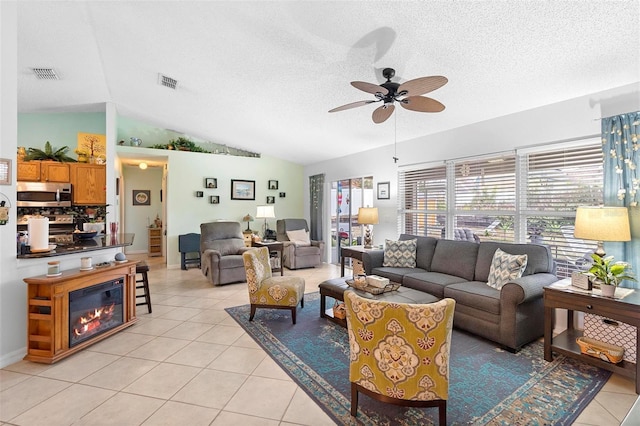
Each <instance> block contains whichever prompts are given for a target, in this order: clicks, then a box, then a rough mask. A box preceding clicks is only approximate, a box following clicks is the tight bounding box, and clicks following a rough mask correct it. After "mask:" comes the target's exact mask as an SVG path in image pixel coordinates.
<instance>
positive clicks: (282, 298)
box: [242, 247, 304, 324]
mask: <svg viewBox="0 0 640 426" xmlns="http://www.w3.org/2000/svg"><path fill="white" fill-rule="evenodd" d="M242 259H243V261H244V269H245V272H246V275H247V286H248V288H249V301H250V302H251V315H250V316H249V321H253V317H254V315H255V313H256V308H272V309H289V310H290V311H291V319H292V320H293V323H294V324H295V323H296V308H297V307H298V303H300V307H301V308H304V279H303V278H300V277H292V276H272V274H271V265H270V263H269V249H267V248H266V247H260V248H254V249H251V250H248V251H246V252H244V253H243V254H242Z"/></svg>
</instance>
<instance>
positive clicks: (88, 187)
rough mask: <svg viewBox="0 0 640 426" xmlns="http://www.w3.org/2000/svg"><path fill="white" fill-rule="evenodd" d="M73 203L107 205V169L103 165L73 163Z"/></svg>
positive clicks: (71, 168)
mask: <svg viewBox="0 0 640 426" xmlns="http://www.w3.org/2000/svg"><path fill="white" fill-rule="evenodd" d="M70 171H71V184H72V185H73V203H74V204H81V205H99V204H106V203H107V169H106V166H105V165H103V164H87V163H72V164H71V167H70Z"/></svg>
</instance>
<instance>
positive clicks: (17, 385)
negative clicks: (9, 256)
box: [0, 255, 636, 426]
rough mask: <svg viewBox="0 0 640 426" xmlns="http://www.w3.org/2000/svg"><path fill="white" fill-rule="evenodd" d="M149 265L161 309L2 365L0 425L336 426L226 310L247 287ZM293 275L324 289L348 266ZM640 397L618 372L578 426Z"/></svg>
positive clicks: (601, 420)
mask: <svg viewBox="0 0 640 426" xmlns="http://www.w3.org/2000/svg"><path fill="white" fill-rule="evenodd" d="M129 258H131V259H135V258H138V259H140V258H144V256H133V255H130V256H129ZM147 262H148V263H149V265H150V269H151V270H150V272H149V280H150V286H151V298H152V306H153V313H152V314H148V313H147V309H146V306H140V307H138V311H137V313H138V317H139V321H138V323H137V324H135V325H134V326H132V327H130V328H128V329H126V330H125V331H122V332H120V333H118V334H116V335H114V336H112V337H110V338H108V339H106V340H104V341H102V342H100V343H97V344H95V345H93V346H91V347H89V348H87V349H85V350H84V351H82V352H80V353H78V354H75V355H73V356H71V357H69V358H67V359H64V360H62V361H60V362H58V363H56V364H53V365H46V364H37V363H32V362H28V361H21V362H18V363H15V364H13V365H10V366H8V367H6V368H4V369H2V370H0V391H1V392H0V425H25V426H26V425H28V426H32V425H34V426H35V425H47V426H61V425H72V424H73V425H91V426H102V425H127V426H128V425H144V426H151V425H193V426H197V425H225V426H227V425H243V426H245V425H274V426H276V425H283V426H284V425H314V426H316V425H331V424H334V423H333V421H332V420H331V419H330V418H329V417H328V416H327V415H326V414H325V413H324V412H323V411H322V410H321V409H320V408H319V407H318V406H317V405H316V404H315V403H314V402H313V400H312V399H311V398H309V397H308V396H307V395H306V394H305V392H304V391H303V390H301V389H300V388H299V387H298V386H297V385H296V383H295V382H294V381H293V380H291V379H290V378H289V376H287V374H286V373H285V372H284V371H283V370H282V369H281V368H280V367H279V366H278V365H277V364H276V363H275V362H274V361H273V360H272V359H271V358H270V357H269V356H268V355H267V354H266V353H265V352H264V351H263V350H262V349H261V348H260V347H259V346H258V345H257V344H256V343H255V342H254V341H253V339H251V338H250V337H249V336H248V335H247V334H246V333H245V332H244V331H243V329H242V328H241V327H240V326H238V324H237V323H236V322H235V321H234V320H233V319H232V318H231V317H230V316H229V315H228V314H227V313H226V312H225V311H224V308H225V307H228V306H237V305H241V304H246V303H247V302H248V296H247V291H246V287H245V285H243V284H231V285H226V286H222V287H212V286H211V285H209V283H208V282H207V281H206V280H205V278H204V277H203V276H202V274H201V273H200V271H199V270H198V269H195V268H192V269H189V270H188V271H182V270H179V269H166V268H165V267H164V259H163V258H152V259H148V260H147ZM285 274H295V275H299V276H302V277H303V278H304V279H305V281H306V291H307V292H314V291H317V289H318V288H317V284H318V283H320V282H321V281H323V280H325V279H328V278H334V277H337V276H339V274H340V270H339V267H337V266H334V265H323V266H322V267H321V268H314V269H307V270H301V271H289V270H286V271H285ZM635 399H636V395H635V393H634V386H633V383H632V381H631V380H629V379H626V378H623V377H620V376H617V375H614V376H613V377H612V378H611V380H609V382H608V383H607V384H606V385H605V387H604V388H603V390H602V391H601V392H600V393H599V394H598V395H597V396H596V398H595V400H594V401H593V402H592V403H591V404H590V405H589V406H588V407H587V408H586V409H585V411H584V412H583V413H582V414H581V416H580V417H579V418H578V421H577V422H576V423H575V424H576V425H598V426H603V425H619V424H620V422H621V421H622V419H623V418H624V416H625V415H626V413H627V411H628V410H629V408H630V407H631V405H632V404H633V402H634V401H635Z"/></svg>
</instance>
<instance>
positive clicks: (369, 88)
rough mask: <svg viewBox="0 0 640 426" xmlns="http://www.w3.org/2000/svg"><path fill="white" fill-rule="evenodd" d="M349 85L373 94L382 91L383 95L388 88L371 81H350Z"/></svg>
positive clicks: (387, 91)
mask: <svg viewBox="0 0 640 426" xmlns="http://www.w3.org/2000/svg"><path fill="white" fill-rule="evenodd" d="M351 85H352V86H353V87H355V88H356V89H360V90H362V91H363V92H367V93H372V94H374V95H375V94H376V93H378V92H380V93H382V94H383V95H386V94H387V93H389V90H387V89H386V88H384V87H382V86H378V85H377V84H373V83H366V82H364V81H352V82H351Z"/></svg>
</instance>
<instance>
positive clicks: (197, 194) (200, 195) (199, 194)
mask: <svg viewBox="0 0 640 426" xmlns="http://www.w3.org/2000/svg"><path fill="white" fill-rule="evenodd" d="M202 197H204V192H202V191H196V198H202Z"/></svg>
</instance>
